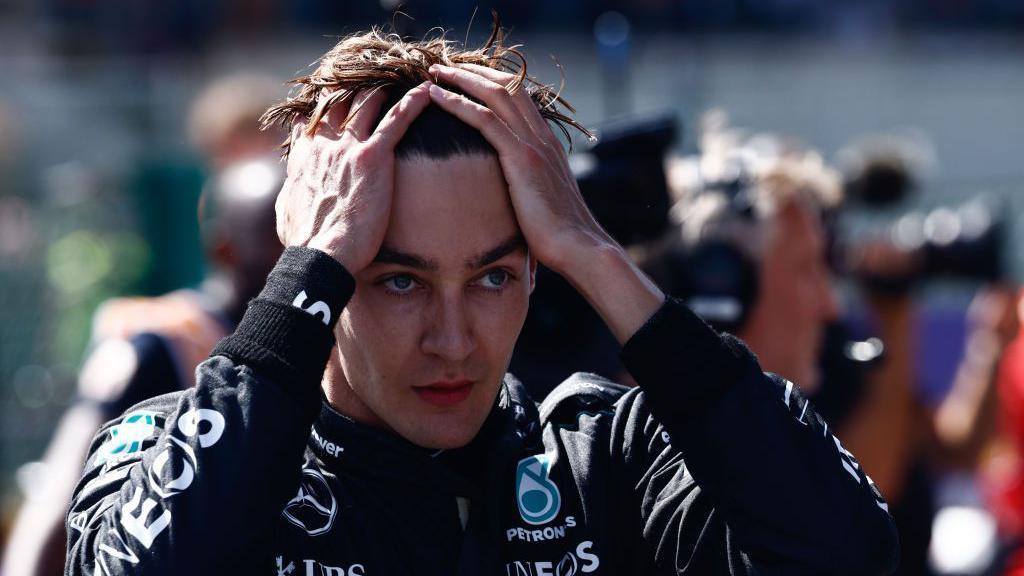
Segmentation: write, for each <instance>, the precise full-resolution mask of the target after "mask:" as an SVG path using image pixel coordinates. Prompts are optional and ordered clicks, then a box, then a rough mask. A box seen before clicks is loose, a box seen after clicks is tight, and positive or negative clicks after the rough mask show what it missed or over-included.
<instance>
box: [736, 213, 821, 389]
mask: <svg viewBox="0 0 1024 576" xmlns="http://www.w3.org/2000/svg"><path fill="white" fill-rule="evenodd" d="M772 224H773V226H772V229H771V234H770V235H769V240H768V244H767V246H766V247H765V253H764V258H763V260H762V262H761V266H760V278H759V279H760V286H759V288H760V291H759V293H758V299H757V302H756V303H755V305H754V308H753V310H752V311H751V315H750V319H749V321H748V322H747V324H746V326H745V327H744V329H743V330H742V331H741V332H740V337H741V338H742V339H743V340H744V341H746V342H747V344H749V345H750V347H751V349H753V351H754V353H755V354H757V355H758V358H759V359H760V361H761V366H762V368H764V369H765V370H767V371H769V372H775V373H777V374H779V375H781V376H783V377H785V378H788V379H790V380H792V381H794V382H796V383H797V384H799V385H800V387H801V388H802V389H803V390H804V391H805V392H812V391H814V390H815V389H816V388H817V386H818V380H819V374H818V356H819V352H820V348H821V340H822V335H823V331H824V328H825V324H826V323H827V322H829V321H830V320H833V319H834V318H835V317H836V316H837V315H838V313H839V310H838V304H837V303H836V299H835V295H834V293H833V291H832V277H831V274H830V272H829V269H828V264H827V261H826V254H825V234H824V231H823V230H822V227H821V221H820V219H819V218H818V216H817V215H816V214H815V212H814V211H812V210H811V209H809V208H808V207H806V206H805V205H804V204H802V203H801V202H798V201H793V202H790V203H789V204H787V205H786V206H785V207H784V208H783V209H782V210H780V211H779V213H778V214H776V216H775V220H774V222H773V223H772Z"/></svg>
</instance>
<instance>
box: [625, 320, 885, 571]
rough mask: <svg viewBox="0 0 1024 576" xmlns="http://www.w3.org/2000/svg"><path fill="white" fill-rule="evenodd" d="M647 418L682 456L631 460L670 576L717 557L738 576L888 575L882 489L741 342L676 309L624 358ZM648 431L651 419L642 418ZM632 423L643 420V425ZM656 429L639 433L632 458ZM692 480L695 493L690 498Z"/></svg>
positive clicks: (652, 323)
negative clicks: (676, 470) (675, 467)
mask: <svg viewBox="0 0 1024 576" xmlns="http://www.w3.org/2000/svg"><path fill="white" fill-rule="evenodd" d="M623 360H624V362H625V364H626V367H627V369H629V370H630V372H631V373H632V374H633V375H634V376H635V377H636V379H637V381H638V382H639V385H640V388H641V390H642V394H640V395H638V396H637V397H636V398H638V403H639V404H641V406H639V407H633V408H634V409H637V410H639V414H649V415H650V416H651V421H652V422H657V423H659V424H661V425H662V426H663V427H664V430H665V431H666V432H667V433H668V438H669V439H670V440H669V441H670V443H671V446H672V447H674V448H675V449H676V450H678V451H679V453H681V454H682V457H683V462H684V464H683V465H684V468H682V470H685V473H684V474H683V475H679V474H676V475H675V476H670V475H668V474H666V473H665V471H663V470H661V467H662V466H664V465H665V463H664V455H661V454H650V455H646V454H641V455H637V454H633V455H632V457H631V458H627V459H626V461H627V474H629V477H630V478H633V479H635V480H636V483H635V490H636V496H637V497H638V501H639V505H640V508H641V514H642V516H643V519H642V522H643V530H644V538H645V539H646V540H647V541H648V542H650V543H652V545H653V547H654V550H655V556H656V558H655V560H656V563H657V564H658V565H659V566H661V567H662V568H669V569H671V572H670V573H685V574H689V573H700V570H701V569H702V568H703V569H707V568H708V565H707V564H698V565H697V566H696V568H697V570H698V572H692V569H693V568H694V566H689V568H690V569H691V572H687V571H685V570H684V568H687V566H686V562H688V561H689V559H690V558H691V555H692V556H693V557H696V556H697V555H698V554H700V555H701V556H702V557H703V558H708V557H710V558H713V559H714V560H713V564H714V565H715V567H716V569H722V570H724V571H726V572H727V573H730V574H752V573H782V574H826V573H827V574H857V575H866V574H886V573H888V572H889V571H890V570H892V569H893V568H894V567H895V564H896V561H897V557H898V544H897V537H896V531H895V526H894V525H893V522H892V519H891V517H890V516H889V514H888V508H887V506H886V504H885V501H884V500H883V499H882V497H881V495H880V494H879V493H878V492H877V490H876V489H875V487H874V484H873V483H872V482H871V480H870V479H869V478H868V477H867V476H866V475H865V474H864V472H863V470H862V469H861V467H860V466H859V464H858V463H857V461H856V460H855V459H854V457H853V455H851V454H850V453H849V452H847V451H846V450H845V449H844V448H843V447H842V446H841V444H840V443H839V440H838V439H837V438H836V437H835V436H834V434H833V432H832V430H831V429H830V428H829V427H828V425H827V424H826V423H825V422H824V421H823V420H822V419H821V418H820V417H819V416H818V415H817V414H816V413H815V412H814V409H813V407H812V406H811V405H810V404H809V402H807V400H806V399H804V398H803V396H802V395H801V394H800V392H799V389H798V388H797V387H796V386H795V385H794V384H793V383H791V382H788V381H786V380H784V379H782V378H779V377H777V376H772V375H767V374H764V373H763V372H762V371H761V369H760V367H759V366H758V365H757V362H756V359H755V358H754V357H753V355H752V354H751V353H750V352H749V351H748V350H747V349H746V347H745V346H743V344H742V343H740V342H739V341H738V340H736V339H735V338H732V337H731V336H719V335H717V334H715V333H714V332H713V331H712V330H711V329H710V328H709V327H707V326H706V325H705V324H704V323H703V321H701V320H700V319H699V318H698V317H697V316H696V315H694V314H693V313H692V312H690V311H689V310H688V309H687V308H686V307H685V306H684V305H682V304H681V303H679V302H676V301H673V300H670V301H668V302H666V303H665V305H664V306H662V308H661V309H659V310H658V312H657V313H656V314H655V315H654V316H653V317H652V318H651V319H650V320H649V321H648V322H647V323H646V324H645V325H644V327H643V328H641V329H640V330H639V331H638V332H637V333H636V334H635V335H634V336H633V337H632V338H631V339H630V340H629V342H627V344H626V346H625V347H624V349H623ZM641 419H642V418H641ZM634 420H636V419H635V418H634ZM651 429H652V427H651V426H648V427H646V428H645V429H637V430H634V434H635V435H636V437H634V438H632V439H631V440H630V441H629V442H630V443H631V444H632V445H634V446H648V445H655V444H656V442H654V439H645V438H644V436H645V434H649V433H650V430H651ZM685 476H690V477H692V478H693V480H694V482H695V483H696V486H697V488H698V490H699V494H698V495H694V494H693V493H691V492H689V491H687V490H685V489H684V486H685V484H686V480H685Z"/></svg>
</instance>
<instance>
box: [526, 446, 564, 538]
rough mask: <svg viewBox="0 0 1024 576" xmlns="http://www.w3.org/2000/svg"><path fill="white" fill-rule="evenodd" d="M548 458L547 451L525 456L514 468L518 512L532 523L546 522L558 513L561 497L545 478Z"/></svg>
mask: <svg viewBox="0 0 1024 576" xmlns="http://www.w3.org/2000/svg"><path fill="white" fill-rule="evenodd" d="M550 467H551V461H550V460H549V459H548V457H547V455H546V454H536V455H533V456H528V457H526V458H523V459H522V460H520V461H519V465H518V466H517V467H516V503H517V504H519V515H520V516H522V517H523V520H525V521H526V522H527V523H528V524H533V525H534V526H536V525H539V524H547V523H548V522H550V521H552V520H553V519H554V518H555V516H558V511H559V509H560V508H561V506H562V497H561V495H560V494H559V492H558V486H555V483H554V482H552V481H551V479H550V478H548V474H549V472H550Z"/></svg>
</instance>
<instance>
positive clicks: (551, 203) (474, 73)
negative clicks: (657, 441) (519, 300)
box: [430, 64, 896, 574]
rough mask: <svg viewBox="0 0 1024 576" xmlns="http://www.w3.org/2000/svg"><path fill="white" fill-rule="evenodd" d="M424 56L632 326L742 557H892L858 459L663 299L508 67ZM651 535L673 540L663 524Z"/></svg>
mask: <svg viewBox="0 0 1024 576" xmlns="http://www.w3.org/2000/svg"><path fill="white" fill-rule="evenodd" d="M430 70H431V73H432V74H435V75H437V77H438V78H439V80H443V81H444V82H445V83H451V84H454V85H456V86H457V87H459V88H460V89H462V90H464V91H465V92H466V93H467V94H468V95H469V96H471V97H473V98H476V99H477V100H478V101H479V102H482V103H483V104H479V103H477V102H474V101H473V100H471V99H469V98H467V97H465V96H461V95H459V94H456V93H454V92H452V91H449V90H445V89H444V88H441V87H440V86H439V85H434V86H432V87H431V88H430V96H431V98H432V99H433V101H434V102H435V103H436V104H437V105H438V106H440V107H441V108H443V109H445V110H447V111H448V112H450V113H451V114H453V115H455V116H457V117H458V118H460V119H462V120H463V121H464V122H466V123H468V124H470V125H471V126H474V127H476V128H477V129H478V130H480V132H481V133H482V134H483V135H484V137H485V138H487V140H488V141H489V142H490V143H491V145H493V146H494V148H495V150H497V152H498V159H499V161H500V162H501V166H502V171H503V173H504V175H505V180H506V182H507V183H508V186H509V197H510V199H511V201H512V206H513V208H514V209H515V212H516V218H517V220H518V222H519V225H520V228H521V229H522V231H523V235H524V237H525V238H526V242H527V244H528V245H529V248H530V253H531V254H532V255H534V256H535V257H536V258H537V259H538V260H539V261H540V262H541V263H542V264H544V265H546V266H548V267H549V268H551V269H552V270H554V271H556V272H558V273H559V274H561V275H562V276H563V277H565V278H566V279H567V280H568V281H569V282H570V283H571V284H573V286H575V287H576V289H577V290H579V292H580V293H581V294H582V295H583V296H584V297H585V298H586V299H587V300H588V301H589V302H590V304H591V305H592V306H593V307H594V309H595V310H597V312H598V313H599V314H600V315H601V317H602V318H604V321H605V323H607V325H608V326H609V328H611V330H612V332H613V333H614V334H615V335H616V337H617V338H618V339H619V341H620V342H626V341H627V340H628V343H627V345H626V349H625V350H624V359H625V361H626V366H627V368H628V369H629V371H630V373H631V374H633V376H635V377H636V380H637V382H638V383H639V384H640V387H641V388H642V389H643V390H644V392H645V394H646V395H647V396H648V397H649V399H650V402H651V405H652V406H656V407H657V410H656V411H655V412H654V414H655V416H656V417H657V418H659V419H660V420H662V422H663V423H664V424H665V426H666V428H668V430H669V434H670V435H672V436H673V437H677V438H678V439H679V440H678V441H679V442H680V443H681V444H680V450H681V451H682V453H683V456H684V458H685V459H686V462H687V465H688V466H689V467H691V468H692V473H693V477H694V478H695V479H696V480H697V482H698V483H699V484H700V486H701V487H702V489H704V490H707V491H708V494H709V496H710V499H711V502H712V503H713V505H714V506H715V508H716V509H718V510H720V512H721V514H722V516H723V517H724V518H725V521H726V523H727V524H729V526H730V529H731V530H733V531H735V532H736V533H737V541H738V542H740V543H742V545H743V546H745V547H746V551H747V552H748V554H749V555H750V557H751V558H754V559H757V560H758V561H760V562H761V565H762V566H763V567H766V568H776V567H778V568H784V569H785V570H786V571H787V573H794V572H799V571H803V572H807V573H822V572H834V571H835V570H849V571H850V572H851V573H856V574H871V573H881V572H884V571H886V570H887V569H888V568H889V567H891V566H892V565H893V564H894V562H895V557H896V551H895V550H896V544H895V538H896V537H895V531H894V527H893V524H892V519H891V518H890V517H889V515H888V513H887V512H886V511H885V509H884V508H885V503H884V502H883V501H881V498H880V496H878V494H877V491H876V490H875V489H874V488H873V486H872V485H871V484H870V482H869V480H868V479H867V477H866V476H865V475H864V473H863V471H861V470H860V467H859V465H857V462H856V460H854V459H853V457H852V456H851V455H849V453H848V452H846V451H845V450H843V449H842V447H841V446H840V445H839V442H838V440H836V439H835V438H834V437H833V436H832V435H831V434H830V433H829V431H828V430H827V429H826V427H825V424H824V422H822V421H821V420H820V419H819V418H818V417H817V416H816V415H815V414H814V412H813V410H812V409H810V408H809V407H808V404H807V402H806V401H804V400H803V399H802V398H801V397H800V395H799V394H798V393H796V392H795V391H794V390H793V386H792V385H791V384H788V383H783V382H781V381H780V380H779V379H776V378H773V377H769V376H766V375H765V374H764V373H762V371H761V369H760V367H759V366H758V365H757V362H756V360H754V358H753V355H751V354H750V353H749V352H747V351H746V349H745V347H744V346H742V345H741V344H739V342H738V341H735V340H728V339H726V340H723V339H721V338H719V336H718V335H716V334H715V333H714V332H713V331H712V330H711V329H710V328H708V327H707V326H706V325H705V324H703V322H701V321H700V320H699V319H697V318H696V316H694V315H693V314H692V313H691V312H690V311H689V310H687V309H686V307H685V306H683V305H681V304H678V303H675V302H669V303H667V304H664V305H663V304H662V303H663V302H664V295H663V294H662V293H661V291H660V290H659V289H658V288H657V287H656V286H655V285H654V284H653V283H652V282H651V281H650V280H648V279H647V278H646V277H645V276H644V275H643V274H642V273H641V272H640V271H639V270H638V269H637V267H636V266H635V265H634V264H633V263H632V262H631V261H630V260H629V259H628V257H627V256H626V254H625V251H624V250H623V249H622V248H621V247H620V246H618V245H617V244H616V243H615V242H614V240H612V239H611V238H610V237H609V236H608V234H607V233H606V232H605V231H604V230H602V229H601V227H600V226H599V225H598V224H597V222H596V221H595V220H594V217H593V215H592V214H591V213H590V211H589V210H588V209H587V207H586V205H585V203H584V202H583V198H582V197H581V195H580V192H579V189H578V187H577V186H576V182H575V180H574V179H573V177H572V173H571V171H570V170H569V167H568V162H567V158H566V155H565V151H564V150H563V149H562V147H561V144H560V143H559V142H558V139H557V138H555V136H554V135H553V133H552V132H551V129H550V128H549V127H548V126H547V125H546V124H545V122H544V119H543V118H542V117H541V115H540V113H539V112H538V111H537V109H536V106H534V105H533V103H532V102H531V100H530V98H529V96H528V95H527V94H526V92H525V90H519V91H518V92H517V93H516V94H510V93H509V92H508V88H507V87H509V86H515V85H516V82H515V78H514V76H512V75H511V74H506V73H503V72H499V71H496V70H491V69H487V68H483V67H481V66H473V65H470V64H465V65H460V66H457V67H450V66H440V65H434V66H432V67H431V69H430ZM659 306H660V308H659ZM655 310H658V312H657V313H655ZM649 318H650V320H648V319H649ZM645 322H646V324H645ZM641 325H643V326H644V327H643V328H642V329H641ZM638 329H639V331H638ZM674 488H677V486H670V487H669V488H668V489H669V490H670V491H671V490H673V489H674ZM679 512H680V513H683V512H685V510H682V509H680V510H679ZM654 537H655V538H659V539H661V540H663V541H668V542H670V543H671V542H673V534H672V533H670V532H665V533H663V534H659V535H654ZM675 538H676V539H675V541H674V543H675V546H676V547H677V549H676V550H675V552H677V554H676V555H675V557H676V558H678V557H680V556H685V552H686V551H685V548H686V547H687V546H691V545H692V544H693V543H692V542H685V541H682V540H679V539H678V533H676V535H675ZM727 544H728V543H727V542H721V543H720V545H721V546H726V545H727ZM741 573H742V572H741Z"/></svg>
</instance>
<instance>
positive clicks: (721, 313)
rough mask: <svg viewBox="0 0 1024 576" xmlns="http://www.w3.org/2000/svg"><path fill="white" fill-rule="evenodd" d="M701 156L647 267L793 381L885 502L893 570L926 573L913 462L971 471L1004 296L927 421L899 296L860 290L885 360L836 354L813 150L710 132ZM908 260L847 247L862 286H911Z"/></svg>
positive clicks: (844, 341)
mask: <svg viewBox="0 0 1024 576" xmlns="http://www.w3.org/2000/svg"><path fill="white" fill-rule="evenodd" d="M703 147H704V149H705V150H704V152H703V154H702V155H701V156H700V157H697V158H689V159H687V160H685V161H681V162H677V163H675V164H674V169H673V174H674V180H675V184H676V193H677V195H678V196H679V202H678V203H677V204H676V206H675V207H674V208H673V214H674V215H675V217H676V219H677V223H678V224H679V229H678V230H677V231H676V232H675V233H674V234H673V241H674V242H672V243H671V250H669V253H670V254H672V255H673V256H671V257H667V256H664V255H662V256H660V257H658V258H655V259H652V260H651V263H650V264H649V265H647V268H649V269H651V270H652V272H654V273H655V275H656V277H658V279H659V280H661V285H662V286H663V287H665V288H666V290H668V291H669V292H672V293H675V294H677V295H679V296H681V297H683V298H684V299H685V300H686V301H687V302H689V303H690V304H691V305H692V306H694V307H695V308H696V309H699V310H700V311H702V312H704V313H705V318H706V319H707V320H709V321H711V322H713V323H714V324H715V325H716V326H717V327H718V328H720V329H725V330H729V331H731V332H733V333H735V334H737V335H739V336H740V338H742V339H743V341H744V342H745V343H747V344H748V345H749V346H750V348H751V350H752V351H753V352H754V353H755V354H757V357H758V360H759V362H760V364H761V366H762V367H764V368H765V369H767V370H769V371H772V372H775V373H778V374H780V375H782V376H784V377H787V378H791V379H793V380H794V381H795V382H798V383H800V384H801V386H802V388H803V391H804V392H805V393H807V394H808V395H810V396H811V397H812V398H813V400H814V402H815V404H816V405H817V406H818V408H819V412H820V413H822V414H824V415H826V416H827V419H828V422H829V423H830V424H831V425H832V427H833V428H834V429H836V430H838V432H837V435H838V436H839V437H840V438H842V439H843V442H844V444H845V445H847V446H849V447H850V448H851V449H852V450H853V451H854V452H855V453H856V454H858V456H859V457H860V459H861V463H862V465H863V466H864V469H865V470H867V471H868V472H869V473H870V474H871V475H872V477H873V478H875V479H876V480H877V482H878V486H879V487H880V489H881V491H882V492H883V493H884V494H886V497H887V498H888V500H889V502H890V504H892V505H893V512H894V516H895V518H896V521H897V525H898V527H899V529H900V537H901V544H902V546H901V548H902V555H901V556H902V558H901V565H900V570H899V573H900V574H925V573H929V572H930V571H929V569H928V568H927V552H928V546H929V539H930V534H931V523H932V516H933V513H934V509H933V504H932V502H931V497H930V493H931V486H930V476H929V475H928V474H929V473H928V468H927V467H926V464H928V465H931V464H933V462H926V461H925V458H924V457H925V455H926V454H927V455H928V456H930V457H931V458H932V460H941V462H942V464H945V465H952V466H954V467H960V468H962V469H973V468H974V467H975V466H976V465H977V462H978V459H979V457H980V455H981V454H982V453H983V451H984V450H985V448H986V446H987V442H988V440H989V439H990V437H991V427H992V426H993V423H994V421H995V418H994V409H995V387H994V383H995V376H996V373H997V372H996V369H997V367H998V365H999V360H1000V358H1001V354H1002V350H1003V349H1004V348H1005V347H1006V346H1007V345H1008V344H1009V342H1010V339H1012V337H1013V334H1015V333H1016V327H1017V321H1016V313H1015V312H1016V311H1015V309H1014V306H1013V302H1014V301H1015V300H1014V298H1013V297H1012V296H1011V293H1012V291H1010V292H1008V291H1007V290H1006V289H1005V288H1003V289H999V288H996V287H987V288H985V289H983V290H981V291H979V294H978V296H977V297H976V299H975V302H974V304H972V307H971V314H970V315H969V322H968V328H969V331H968V338H967V339H966V344H967V346H966V352H967V353H966V354H965V356H964V360H963V361H962V362H961V364H960V366H959V368H958V370H957V372H956V375H955V377H954V378H953V386H952V388H951V391H950V393H949V394H948V395H947V397H946V398H945V399H944V400H943V402H942V403H941V404H940V406H939V407H938V409H936V410H934V414H931V413H930V410H929V409H926V408H925V407H924V406H923V404H920V401H919V400H918V399H917V398H916V392H915V390H914V383H915V379H916V374H915V370H914V357H915V353H914V336H913V333H914V331H915V319H914V316H915V312H914V306H913V300H912V298H911V293H910V292H909V290H907V289H904V290H901V291H896V290H893V289H891V288H890V289H888V290H881V289H878V287H877V286H880V283H879V282H877V281H876V282H874V283H873V284H872V283H869V282H864V283H862V287H863V288H864V290H863V296H864V300H865V303H866V304H867V305H868V310H869V311H870V312H871V313H872V316H873V318H872V320H873V321H874V322H875V327H876V329H877V330H878V333H879V335H880V336H881V342H884V350H885V357H884V359H880V358H878V356H877V355H878V353H880V351H881V350H880V347H879V348H874V347H873V346H872V344H870V341H867V342H864V343H860V344H858V345H857V350H856V354H855V355H856V356H858V357H859V358H858V360H856V361H855V360H851V359H850V358H849V353H848V352H846V351H844V350H843V349H842V347H845V346H847V345H849V344H850V342H849V341H848V340H849V339H848V338H844V337H843V336H842V335H840V334H839V333H838V332H839V331H843V330H844V329H843V328H842V326H841V325H840V323H838V322H836V321H837V320H838V318H839V308H838V305H837V302H836V299H835V297H834V295H833V288H832V274H831V271H830V265H829V256H830V255H829V254H828V251H827V250H826V247H827V244H828V243H827V238H826V234H825V231H824V229H823V215H824V214H825V213H826V212H827V211H829V210H833V209H834V208H836V207H837V206H838V203H839V201H840V199H841V198H840V196H841V194H840V188H839V178H838V175H837V174H836V172H835V171H834V170H833V169H832V168H830V167H829V166H827V165H826V164H824V163H823V162H822V160H821V158H820V157H819V156H818V155H817V154H816V153H814V152H813V151H810V150H807V149H804V148H802V147H799V146H794V145H792V144H789V143H785V142H784V141H783V140H782V139H780V138H779V137H775V136H765V135H759V136H756V137H748V136H745V135H740V134H739V133H738V131H735V130H727V129H724V128H722V127H715V128H713V129H711V130H709V131H708V132H707V133H706V134H704V136H703ZM679 255H682V258H680V257H679ZM919 259H920V258H919V257H918V256H917V255H915V254H911V253H908V252H906V251H900V250H898V249H897V248H896V247H894V246H892V245H891V243H888V242H881V241H879V242H869V243H863V244H862V245H860V246H859V247H858V248H857V249H856V250H851V251H850V254H849V256H848V257H847V259H846V262H845V264H846V265H847V266H849V268H850V270H851V271H852V272H854V273H855V275H856V276H857V277H860V278H875V279H880V278H887V277H904V278H912V277H914V275H915V269H914V266H916V265H919V264H918V263H917V262H918V260H919ZM892 284H894V283H892V282H890V283H889V285H892ZM904 284H905V285H906V288H909V287H910V286H911V284H910V283H909V282H906V283H904ZM828 330H833V333H832V334H831V335H829V334H827V331H828ZM830 336H834V337H830ZM840 339H841V340H840ZM825 365H827V366H830V370H829V371H828V373H822V368H823V366H825ZM925 439H929V440H930V441H931V444H930V445H929V446H928V449H929V450H928V451H927V452H926V451H925V448H924V441H925ZM936 455H938V456H940V457H941V459H936V458H934V456H936Z"/></svg>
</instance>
